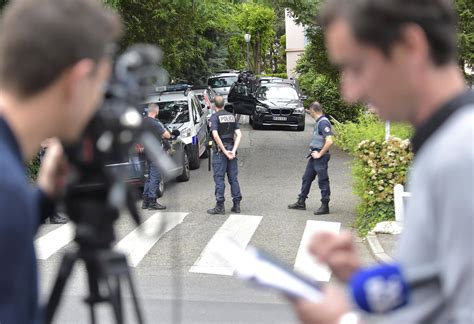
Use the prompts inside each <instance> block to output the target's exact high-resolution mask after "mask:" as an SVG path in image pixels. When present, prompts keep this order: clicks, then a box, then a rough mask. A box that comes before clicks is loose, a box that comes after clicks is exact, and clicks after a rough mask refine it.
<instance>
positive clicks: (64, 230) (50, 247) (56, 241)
mask: <svg viewBox="0 0 474 324" xmlns="http://www.w3.org/2000/svg"><path fill="white" fill-rule="evenodd" d="M73 239H74V226H73V225H72V224H71V223H68V224H64V225H61V226H60V227H58V228H57V229H55V230H53V231H51V232H49V233H48V234H45V235H43V236H41V237H40V238H38V239H36V240H35V248H36V258H37V259H40V260H47V259H48V258H49V257H50V256H52V255H53V254H54V253H56V252H58V251H59V250H60V249H61V248H62V247H64V246H65V245H66V244H68V243H69V242H71V241H72V240H73Z"/></svg>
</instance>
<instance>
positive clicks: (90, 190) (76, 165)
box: [64, 44, 176, 245]
mask: <svg viewBox="0 0 474 324" xmlns="http://www.w3.org/2000/svg"><path fill="white" fill-rule="evenodd" d="M161 59H162V52H161V50H160V49H159V48H157V47H155V46H152V45H144V44H139V45H134V46H133V47H131V48H129V49H128V50H126V51H125V52H124V53H123V54H122V55H120V56H119V57H118V58H117V60H116V62H115V65H114V70H113V75H112V77H111V80H110V82H109V84H108V86H107V89H106V93H105V98H104V102H103V104H102V106H101V107H100V109H99V110H98V111H97V113H96V115H95V116H94V117H93V118H92V120H91V122H90V123H89V124H88V126H87V128H86V130H85V132H84V134H83V136H82V137H81V139H80V140H79V141H78V143H76V144H74V145H72V146H68V147H65V151H66V155H67V157H68V160H69V162H70V164H71V165H72V167H73V176H72V177H70V178H71V179H70V181H69V183H68V186H67V188H66V195H65V199H64V200H65V206H66V213H67V214H68V216H69V217H70V218H71V220H72V221H74V222H75V223H77V224H78V225H83V224H88V225H90V226H88V227H87V228H88V230H89V232H90V233H89V234H85V233H83V232H81V233H80V234H84V236H86V237H84V240H85V241H90V240H98V239H103V241H104V244H105V243H106V241H107V243H108V244H110V242H111V241H112V240H113V235H112V233H111V228H110V225H111V223H113V221H114V220H113V219H107V217H105V216H104V215H106V214H114V215H115V214H116V213H101V215H98V212H93V211H90V210H86V211H84V206H83V205H84V201H85V200H91V199H93V200H95V202H96V203H97V204H96V205H98V204H99V202H100V203H101V204H102V205H104V206H105V205H107V206H108V207H109V208H116V209H121V208H122V207H126V208H127V209H128V210H129V211H130V214H131V216H132V218H133V219H134V220H135V222H136V223H137V224H138V223H139V215H138V211H137V209H136V206H135V201H136V197H134V193H133V192H132V190H131V188H129V187H128V185H127V183H126V178H127V176H128V174H125V173H120V172H112V171H111V170H110V169H108V168H106V167H105V165H106V164H108V163H111V162H114V161H127V160H128V159H129V157H130V155H131V154H133V152H134V151H135V145H136V144H138V143H139V144H141V145H143V146H144V147H145V152H146V154H147V156H148V158H149V160H151V161H153V162H154V163H155V164H156V165H157V166H158V168H159V170H160V172H161V174H162V175H163V176H165V177H166V176H170V177H172V176H174V175H173V174H169V173H170V172H172V171H171V170H175V169H176V168H175V167H174V163H173V161H172V160H171V159H170V157H169V156H168V155H167V154H166V153H165V152H164V151H163V148H162V146H161V144H160V142H159V140H158V139H157V138H156V137H155V136H154V135H153V133H152V132H151V131H150V130H148V129H146V128H145V127H144V125H143V123H142V121H143V118H142V115H141V112H139V111H138V109H137V107H139V106H140V104H141V103H142V102H143V101H144V100H145V98H146V95H147V94H149V93H150V92H152V91H153V89H154V87H155V86H156V85H157V84H160V83H166V81H167V80H165V79H166V76H167V73H166V71H165V70H164V69H163V68H161V67H160V63H161ZM96 209H97V208H96ZM106 229H107V232H109V237H106V236H107V235H105V236H104V234H105V233H104V232H101V231H104V230H106ZM86 232H87V231H86ZM100 245H102V244H100Z"/></svg>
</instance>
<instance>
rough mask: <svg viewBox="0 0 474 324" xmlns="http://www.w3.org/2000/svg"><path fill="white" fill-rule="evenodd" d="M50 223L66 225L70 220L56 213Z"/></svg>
mask: <svg viewBox="0 0 474 324" xmlns="http://www.w3.org/2000/svg"><path fill="white" fill-rule="evenodd" d="M49 221H50V223H51V224H66V223H67V222H68V219H67V218H66V217H64V216H61V215H59V214H58V213H54V214H53V215H51V216H50V217H49Z"/></svg>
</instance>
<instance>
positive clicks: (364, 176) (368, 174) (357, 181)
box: [352, 137, 413, 235]
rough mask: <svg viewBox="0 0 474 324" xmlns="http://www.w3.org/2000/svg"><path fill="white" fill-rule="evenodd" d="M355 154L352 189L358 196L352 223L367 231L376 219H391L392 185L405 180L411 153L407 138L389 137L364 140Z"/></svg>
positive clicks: (362, 232) (392, 205)
mask: <svg viewBox="0 0 474 324" xmlns="http://www.w3.org/2000/svg"><path fill="white" fill-rule="evenodd" d="M354 155H355V156H356V160H355V161H354V166H353V169H352V171H353V175H354V192H355V194H357V195H358V196H359V197H360V198H361V202H360V204H359V206H358V213H357V218H356V223H355V225H356V227H357V230H358V231H359V234H361V235H366V234H367V232H368V231H369V230H371V229H372V228H373V227H374V226H375V225H376V224H377V223H378V222H381V221H385V220H391V219H393V217H394V215H395V211H394V204H393V188H394V186H395V184H397V183H401V184H405V180H406V175H407V172H408V168H409V167H410V164H411V161H412V159H413V154H412V153H411V148H410V142H409V141H408V140H401V139H399V138H396V137H391V138H390V139H389V140H388V141H384V142H380V141H378V140H364V141H362V142H361V143H360V144H359V145H358V146H357V148H356V150H355V152H354Z"/></svg>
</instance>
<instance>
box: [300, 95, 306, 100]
mask: <svg viewBox="0 0 474 324" xmlns="http://www.w3.org/2000/svg"><path fill="white" fill-rule="evenodd" d="M300 98H301V100H306V99H308V96H305V95H302V96H301V97H300Z"/></svg>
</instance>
